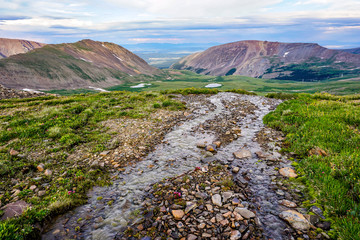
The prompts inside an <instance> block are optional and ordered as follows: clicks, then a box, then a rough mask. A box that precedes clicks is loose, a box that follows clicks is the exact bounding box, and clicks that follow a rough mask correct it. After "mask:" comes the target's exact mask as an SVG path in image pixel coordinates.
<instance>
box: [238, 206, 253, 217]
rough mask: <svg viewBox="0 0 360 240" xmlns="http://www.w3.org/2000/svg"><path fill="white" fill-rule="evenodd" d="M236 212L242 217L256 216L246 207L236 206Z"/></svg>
mask: <svg viewBox="0 0 360 240" xmlns="http://www.w3.org/2000/svg"><path fill="white" fill-rule="evenodd" d="M235 212H237V213H239V214H240V215H241V216H242V217H244V218H246V219H250V218H254V217H255V214H254V213H253V212H252V211H250V210H248V209H246V208H240V207H237V208H235Z"/></svg>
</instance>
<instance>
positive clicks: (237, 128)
mask: <svg viewBox="0 0 360 240" xmlns="http://www.w3.org/2000/svg"><path fill="white" fill-rule="evenodd" d="M231 130H232V131H233V132H234V133H235V134H237V135H239V134H241V128H239V127H233V128H232V129H231Z"/></svg>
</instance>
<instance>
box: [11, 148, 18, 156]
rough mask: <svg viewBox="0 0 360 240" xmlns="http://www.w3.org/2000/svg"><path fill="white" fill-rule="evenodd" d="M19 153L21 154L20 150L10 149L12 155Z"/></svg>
mask: <svg viewBox="0 0 360 240" xmlns="http://www.w3.org/2000/svg"><path fill="white" fill-rule="evenodd" d="M18 154H19V152H18V151H16V150H14V149H11V150H10V155H11V156H17V155H18Z"/></svg>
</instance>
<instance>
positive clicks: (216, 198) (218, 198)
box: [211, 194, 222, 207]
mask: <svg viewBox="0 0 360 240" xmlns="http://www.w3.org/2000/svg"><path fill="white" fill-rule="evenodd" d="M211 201H212V203H213V204H214V205H216V206H219V207H221V206H222V201H221V196H220V194H215V195H213V196H212V197H211Z"/></svg>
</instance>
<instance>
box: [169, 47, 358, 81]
mask: <svg viewBox="0 0 360 240" xmlns="http://www.w3.org/2000/svg"><path fill="white" fill-rule="evenodd" d="M359 67H360V56H358V55H355V54H351V53H347V52H343V51H337V50H330V49H327V48H324V47H321V46H319V45H318V44H314V43H280V42H267V41H240V42H234V43H228V44H224V45H219V46H215V47H211V48H209V49H207V50H205V51H204V52H200V53H195V54H192V55H189V56H187V57H185V58H183V59H181V60H180V61H179V62H177V63H176V64H173V65H172V68H174V69H187V70H191V71H194V72H197V73H201V74H206V75H215V76H224V75H245V76H250V77H262V78H280V79H282V78H285V79H293V80H304V79H305V80H312V79H326V78H329V77H333V76H338V75H341V74H344V72H345V73H346V74H351V73H353V72H352V71H354V70H356V71H358V68H359Z"/></svg>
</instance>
